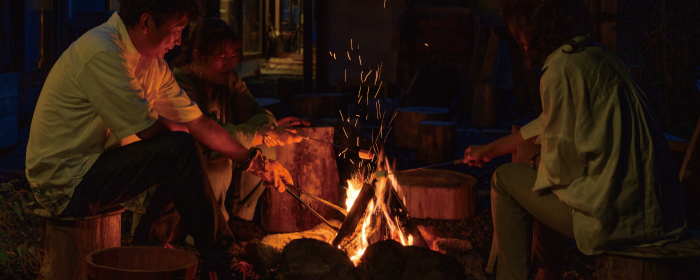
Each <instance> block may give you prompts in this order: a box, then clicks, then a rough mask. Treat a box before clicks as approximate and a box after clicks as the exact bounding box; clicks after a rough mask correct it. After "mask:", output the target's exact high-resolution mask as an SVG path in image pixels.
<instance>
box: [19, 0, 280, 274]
mask: <svg viewBox="0 0 700 280" xmlns="http://www.w3.org/2000/svg"><path fill="white" fill-rule="evenodd" d="M198 17H199V4H198V3H197V1H196V0H124V1H122V7H121V11H120V13H118V14H117V13H115V14H113V15H112V17H111V18H110V19H109V21H107V22H106V23H104V24H102V25H100V26H98V27H96V28H94V29H92V30H90V31H88V32H87V33H85V34H84V35H83V36H81V37H80V38H79V39H78V40H76V41H75V42H74V43H73V44H71V46H70V47H69V48H68V49H67V50H66V51H65V52H64V53H63V55H62V56H61V57H60V58H59V60H58V61H57V62H56V64H55V65H54V66H53V68H52V69H51V72H50V73H49V76H48V77H47V79H46V82H45V84H44V87H43V88H42V92H41V94H40V96H39V100H38V102H37V106H36V110H35V113H34V118H33V120H32V125H31V129H30V136H29V143H28V147H27V159H26V166H27V169H26V175H27V178H28V180H29V182H30V185H31V188H32V191H33V192H34V193H35V196H36V198H37V200H38V201H39V203H40V204H41V205H42V206H43V207H44V208H46V210H47V211H48V212H49V213H50V214H51V215H56V216H59V217H72V216H86V215H90V214H94V213H97V212H100V211H104V210H106V209H109V208H111V207H114V206H117V205H119V204H120V203H122V202H124V201H126V200H128V199H130V198H132V197H134V196H136V195H138V194H140V193H142V192H143V191H145V190H147V189H149V188H151V187H153V186H155V185H159V186H160V187H159V188H158V190H159V191H158V192H156V194H155V195H154V198H155V197H156V196H161V199H160V200H159V201H172V203H173V204H174V205H175V208H176V209H177V211H178V212H179V214H180V216H181V219H182V222H183V224H185V225H186V226H187V228H188V233H189V234H190V235H191V236H192V237H193V238H194V240H195V246H196V248H197V249H198V251H199V252H200V253H201V257H202V259H203V262H204V264H205V267H206V268H207V270H209V271H212V273H215V274H217V275H216V276H214V275H213V274H212V277H216V278H218V279H233V278H232V277H233V274H232V273H230V271H229V270H230V269H229V267H230V262H231V260H232V256H231V255H230V254H229V253H228V252H227V250H228V249H229V248H230V246H231V245H232V244H233V243H234V238H233V236H232V234H231V231H230V229H229V228H228V226H227V224H226V222H225V219H224V217H223V215H222V213H221V211H220V210H219V207H218V204H217V203H216V200H215V199H214V195H213V193H212V190H211V186H210V184H209V181H208V178H207V176H206V172H205V171H204V169H203V161H202V158H201V152H200V150H199V146H198V143H197V141H199V142H201V143H202V144H204V145H206V146H207V147H209V148H211V149H212V150H215V151H217V152H219V153H221V154H222V155H224V156H226V157H228V158H230V159H232V160H233V161H234V162H238V163H242V164H247V166H249V169H248V171H251V172H253V173H254V174H256V175H259V176H261V177H262V178H265V180H266V181H268V182H270V183H271V184H274V185H275V187H277V188H278V190H283V189H284V184H292V180H291V179H290V176H289V173H288V172H287V171H286V170H285V169H284V168H282V167H281V166H280V165H279V164H278V163H276V162H274V161H267V160H266V159H263V158H261V156H260V154H259V152H255V151H249V150H247V149H246V148H244V147H243V146H242V145H241V144H239V143H238V142H236V141H235V140H234V139H233V138H231V136H229V135H228V133H226V131H225V130H223V129H222V128H221V126H220V125H218V124H217V123H216V122H214V121H213V120H211V119H210V118H207V117H203V115H202V112H201V111H200V110H199V108H198V106H197V105H196V104H195V103H194V102H192V101H191V100H190V99H189V98H188V97H187V95H186V94H185V93H184V92H183V91H182V90H181V89H180V87H179V86H178V85H177V83H176V82H175V79H174V78H173V75H172V72H171V71H170V69H169V68H168V67H167V64H166V62H165V61H164V60H163V56H164V55H165V54H166V53H167V52H168V51H169V50H170V49H172V48H173V47H175V46H176V45H179V44H180V37H181V32H182V30H183V29H184V28H185V27H186V26H187V24H188V23H189V21H190V20H196V19H197V18H198ZM183 131H189V133H191V134H187V133H186V132H183ZM139 139H141V140H142V141H137V140H139ZM132 142H134V143H132ZM251 163H252V164H251ZM162 197H166V198H167V199H162ZM149 211H150V212H151V213H150V216H151V217H157V216H158V213H153V212H157V209H156V210H151V209H150V208H149V210H148V211H147V214H149Z"/></svg>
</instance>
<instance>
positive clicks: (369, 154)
mask: <svg viewBox="0 0 700 280" xmlns="http://www.w3.org/2000/svg"><path fill="white" fill-rule="evenodd" d="M358 154H359V155H360V158H361V159H372V158H374V155H373V154H372V152H370V151H368V150H360V152H359V153H358Z"/></svg>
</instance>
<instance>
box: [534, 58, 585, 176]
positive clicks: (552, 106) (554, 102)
mask: <svg viewBox="0 0 700 280" xmlns="http://www.w3.org/2000/svg"><path fill="white" fill-rule="evenodd" d="M547 71H548V72H549V73H547V72H545V75H543V76H542V81H541V96H542V109H543V111H542V115H541V116H540V118H539V119H540V121H541V122H542V126H543V131H542V134H541V135H540V138H541V140H539V139H538V140H539V142H541V145H542V151H541V157H542V159H541V161H540V165H539V168H538V173H537V180H536V181H535V187H534V189H533V190H541V189H545V188H549V187H553V186H566V185H569V184H571V182H573V181H574V180H575V179H577V178H579V177H581V176H584V174H585V168H586V165H585V162H584V161H583V160H582V158H581V155H580V153H579V152H578V148H577V143H576V141H575V134H576V126H577V123H576V108H575V107H574V106H575V105H574V100H573V99H574V98H575V97H574V96H582V95H584V93H583V91H585V87H583V86H582V84H583V79H582V78H581V77H580V76H577V75H576V74H574V73H566V71H564V69H561V70H559V69H551V68H550V69H548V70H547ZM557 71H559V72H557ZM577 103H578V102H577ZM579 144H581V143H579Z"/></svg>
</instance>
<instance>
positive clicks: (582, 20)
mask: <svg viewBox="0 0 700 280" xmlns="http://www.w3.org/2000/svg"><path fill="white" fill-rule="evenodd" d="M498 2H499V9H500V10H501V14H502V15H503V20H504V21H505V23H506V26H507V27H508V29H509V30H510V32H511V34H512V35H513V37H514V39H515V40H516V41H517V42H518V43H522V42H521V41H520V40H521V38H522V39H524V40H525V44H527V51H526V55H527V56H528V60H529V61H528V66H529V67H533V66H535V65H540V64H542V63H544V60H546V59H547V56H549V54H551V53H552V52H553V51H555V50H556V49H558V48H559V47H560V46H562V45H564V44H569V45H571V46H572V48H573V51H572V52H578V51H579V50H580V46H579V45H578V44H577V43H576V42H575V41H573V40H571V39H572V38H574V37H576V36H581V35H586V34H589V33H591V29H592V28H591V27H592V26H591V20H590V14H589V11H588V9H586V7H585V6H584V5H583V3H582V2H581V1H580V0H499V1H498Z"/></svg>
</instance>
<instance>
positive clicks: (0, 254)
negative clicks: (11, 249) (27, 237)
mask: <svg viewBox="0 0 700 280" xmlns="http://www.w3.org/2000/svg"><path fill="white" fill-rule="evenodd" d="M0 263H2V264H4V265H7V252H5V250H0Z"/></svg>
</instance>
